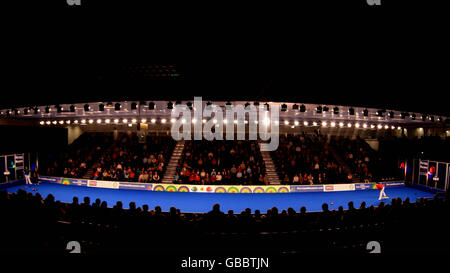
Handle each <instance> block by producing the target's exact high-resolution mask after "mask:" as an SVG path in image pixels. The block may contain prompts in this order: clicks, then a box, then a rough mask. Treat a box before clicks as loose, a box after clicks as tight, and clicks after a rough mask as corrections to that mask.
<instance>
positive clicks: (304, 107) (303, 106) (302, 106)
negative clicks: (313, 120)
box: [300, 104, 306, 113]
mask: <svg viewBox="0 0 450 273" xmlns="http://www.w3.org/2000/svg"><path fill="white" fill-rule="evenodd" d="M300 112H302V113H304V112H306V106H305V105H303V104H302V105H300Z"/></svg>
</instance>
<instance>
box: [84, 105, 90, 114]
mask: <svg viewBox="0 0 450 273" xmlns="http://www.w3.org/2000/svg"><path fill="white" fill-rule="evenodd" d="M89 109H90V107H89V104H85V105H84V111H85V112H89Z"/></svg>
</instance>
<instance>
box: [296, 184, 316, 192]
mask: <svg viewBox="0 0 450 273" xmlns="http://www.w3.org/2000/svg"><path fill="white" fill-rule="evenodd" d="M290 190H291V192H320V191H323V185H307V186H306V185H305V186H291V187H290Z"/></svg>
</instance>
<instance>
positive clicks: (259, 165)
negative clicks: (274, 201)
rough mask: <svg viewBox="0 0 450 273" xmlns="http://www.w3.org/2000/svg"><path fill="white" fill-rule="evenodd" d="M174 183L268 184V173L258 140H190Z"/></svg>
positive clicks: (177, 169)
mask: <svg viewBox="0 0 450 273" xmlns="http://www.w3.org/2000/svg"><path fill="white" fill-rule="evenodd" d="M173 181H174V183H180V184H202V185H214V184H219V185H220V184H222V185H264V184H268V177H267V173H266V167H265V163H264V160H263V158H262V156H261V153H260V150H259V147H258V143H257V142H256V141H216V140H213V141H207V140H201V141H187V142H186V143H185V147H184V150H183V153H182V156H181V159H180V160H179V162H178V165H177V168H176V174H175V176H174V178H173Z"/></svg>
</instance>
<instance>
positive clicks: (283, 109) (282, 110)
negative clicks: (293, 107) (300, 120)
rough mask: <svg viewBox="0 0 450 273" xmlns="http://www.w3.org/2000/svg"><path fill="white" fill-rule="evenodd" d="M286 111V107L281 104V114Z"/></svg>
mask: <svg viewBox="0 0 450 273" xmlns="http://www.w3.org/2000/svg"><path fill="white" fill-rule="evenodd" d="M286 110H287V105H286V104H285V103H283V104H282V105H281V112H286Z"/></svg>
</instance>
